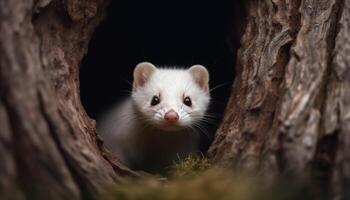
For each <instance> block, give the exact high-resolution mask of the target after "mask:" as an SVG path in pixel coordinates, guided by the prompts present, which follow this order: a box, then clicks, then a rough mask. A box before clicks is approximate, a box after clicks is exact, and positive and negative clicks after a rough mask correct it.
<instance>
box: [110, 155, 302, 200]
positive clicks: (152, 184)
mask: <svg viewBox="0 0 350 200" xmlns="http://www.w3.org/2000/svg"><path fill="white" fill-rule="evenodd" d="M276 188H277V187H274V188H273V189H271V188H270V189H267V187H264V186H263V183H262V182H260V181H258V180H257V179H256V178H251V177H247V176H244V175H238V174H236V173H234V172H232V171H229V170H225V169H221V168H218V167H215V166H211V164H210V163H209V162H208V160H206V159H204V158H196V157H193V156H190V157H189V158H187V159H185V160H183V161H180V162H177V163H175V164H174V166H173V167H171V169H170V171H169V173H168V175H167V177H164V178H159V177H145V178H142V179H138V180H127V181H125V183H123V184H120V185H118V186H116V187H115V188H112V190H111V191H110V193H108V194H107V195H106V196H105V197H104V198H103V199H111V200H112V199H116V200H117V199H118V200H235V199H238V200H255V199H259V200H260V199H268V200H274V199H276V200H277V199H278V200H289V199H297V197H296V196H292V195H290V192H288V190H286V189H281V188H279V189H276ZM107 197H108V198H107ZM298 199H300V198H298Z"/></svg>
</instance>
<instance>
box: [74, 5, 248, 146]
mask: <svg viewBox="0 0 350 200" xmlns="http://www.w3.org/2000/svg"><path fill="white" fill-rule="evenodd" d="M235 5H238V4H235ZM233 10H234V11H235V12H232V11H233ZM241 10H242V9H241V8H233V5H231V3H230V1H199V0H188V1H185V0H177V1H162V2H160V1H141V0H129V1H116V0H114V1H112V3H111V5H110V6H109V9H108V14H107V16H106V19H105V21H104V22H103V23H102V24H101V25H100V27H99V28H98V29H97V31H96V32H95V34H94V36H93V38H92V41H91V43H90V47H89V50H88V53H87V55H86V56H85V58H84V59H83V61H82V66H81V73H80V83H81V98H82V103H83V105H84V107H85V109H86V110H87V112H88V114H89V115H90V116H91V117H93V118H96V117H97V116H98V115H99V114H101V113H103V111H104V110H105V109H108V108H109V107H110V106H111V105H113V104H115V103H116V102H118V101H119V100H121V99H122V98H125V97H127V96H128V94H129V91H130V90H131V85H130V83H131V82H132V71H133V69H134V67H135V65H136V64H137V63H139V62H142V61H149V62H152V63H153V64H155V65H160V66H162V65H163V66H164V65H166V66H174V65H175V66H182V67H186V68H188V67H190V66H191V65H193V64H201V65H204V66H206V67H207V69H208V70H209V73H210V87H211V88H214V87H216V86H219V85H221V86H220V87H218V88H217V89H215V90H213V91H212V92H211V95H212V103H211V106H210V110H209V113H210V114H213V115H215V117H216V119H217V124H218V123H219V122H220V119H221V116H222V114H223V110H224V108H225V105H226V102H227V99H228V96H229V94H230V89H231V85H232V81H233V78H234V64H235V56H236V49H237V47H238V43H239V42H238V40H239V32H241V28H237V27H239V24H238V23H237V22H239V20H237V16H239V15H240V13H241V12H242V11H241ZM206 129H207V131H208V132H209V133H210V135H212V134H213V133H214V132H215V130H216V125H207V127H206ZM209 142H210V140H208V138H207V137H206V136H204V134H203V135H202V138H201V149H202V151H204V152H205V151H206V149H207V147H208V145H209Z"/></svg>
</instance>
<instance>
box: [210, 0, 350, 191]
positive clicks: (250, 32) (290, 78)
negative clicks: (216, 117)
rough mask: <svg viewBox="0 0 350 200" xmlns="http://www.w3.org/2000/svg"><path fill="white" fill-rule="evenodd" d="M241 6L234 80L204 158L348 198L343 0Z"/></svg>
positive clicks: (348, 62) (349, 129)
mask: <svg viewBox="0 0 350 200" xmlns="http://www.w3.org/2000/svg"><path fill="white" fill-rule="evenodd" d="M246 6H247V24H246V28H245V32H244V35H243V37H242V39H241V48H240V50H239V53H238V62H237V77H236V80H235V83H234V85H233V92H232V94H231V97H230V100H229V103H228V105H227V109H226V113H225V117H224V120H223V122H222V124H221V126H220V128H219V129H218V131H217V133H216V136H215V140H214V142H213V144H212V145H211V147H210V150H209V153H208V154H209V157H210V158H211V160H212V161H213V162H215V163H218V164H220V165H222V166H234V167H237V168H240V169H243V170H246V171H249V172H251V173H259V172H262V174H265V175H268V176H269V177H270V178H272V179H274V178H275V177H277V176H278V175H280V174H284V175H287V176H288V177H291V178H293V180H295V181H297V182H298V183H314V187H315V188H316V189H315V190H319V191H320V192H319V193H320V194H321V195H322V194H330V193H332V192H333V197H334V196H336V197H340V198H341V197H342V196H340V195H345V196H343V197H349V191H348V190H346V189H345V188H346V187H349V174H350V167H349V166H350V165H349V159H350V156H349V155H350V140H349V138H350V126H349V116H350V109H349V106H350V104H349V103H350V96H349V95H350V93H349V92H350V87H349V86H350V85H349V79H350V73H349V72H350V71H349V69H350V54H349V53H350V49H349V45H350V39H349V35H350V29H349V17H350V16H349V11H350V3H349V1H347V0H345V1H344V0H322V1H315V0H298V1H289V0H272V1H271V0H263V1H257V0H251V1H246ZM315 180H317V181H316V182H315ZM337 195H338V196H337ZM320 197H322V198H324V197H325V196H320Z"/></svg>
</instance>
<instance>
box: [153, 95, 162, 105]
mask: <svg viewBox="0 0 350 200" xmlns="http://www.w3.org/2000/svg"><path fill="white" fill-rule="evenodd" d="M159 103H160V99H159V97H157V96H153V98H152V101H151V106H155V105H157V104H159Z"/></svg>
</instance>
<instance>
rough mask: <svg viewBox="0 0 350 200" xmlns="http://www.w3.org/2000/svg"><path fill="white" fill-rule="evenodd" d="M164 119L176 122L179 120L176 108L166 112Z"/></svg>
mask: <svg viewBox="0 0 350 200" xmlns="http://www.w3.org/2000/svg"><path fill="white" fill-rule="evenodd" d="M164 119H165V121H167V122H171V123H174V122H177V121H179V115H178V114H177V112H175V110H170V111H168V112H167V113H165V115H164Z"/></svg>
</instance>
